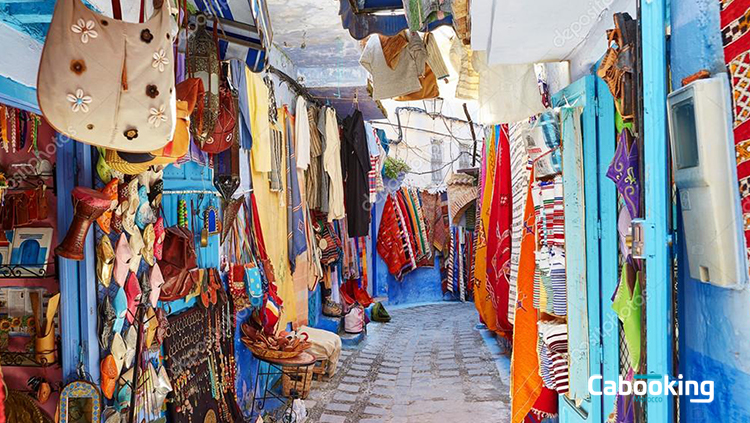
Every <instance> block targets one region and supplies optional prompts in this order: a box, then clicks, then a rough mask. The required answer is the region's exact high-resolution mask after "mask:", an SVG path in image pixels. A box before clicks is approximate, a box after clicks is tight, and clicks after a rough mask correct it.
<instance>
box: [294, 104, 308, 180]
mask: <svg viewBox="0 0 750 423" xmlns="http://www.w3.org/2000/svg"><path fill="white" fill-rule="evenodd" d="M294 113H295V119H294V139H295V141H296V144H295V155H296V156H297V169H303V170H306V169H307V167H308V166H309V165H310V118H309V117H308V116H307V102H306V101H305V99H304V98H303V97H302V96H301V95H300V96H297V107H296V110H295V111H294Z"/></svg>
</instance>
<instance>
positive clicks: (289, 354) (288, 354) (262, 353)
mask: <svg viewBox="0 0 750 423" xmlns="http://www.w3.org/2000/svg"><path fill="white" fill-rule="evenodd" d="M250 350H251V351H252V352H253V354H255V355H256V356H257V357H259V358H270V359H276V360H283V359H285V358H294V357H297V356H298V355H300V354H302V352H303V351H274V350H269V349H267V348H261V347H258V346H255V345H252V346H250Z"/></svg>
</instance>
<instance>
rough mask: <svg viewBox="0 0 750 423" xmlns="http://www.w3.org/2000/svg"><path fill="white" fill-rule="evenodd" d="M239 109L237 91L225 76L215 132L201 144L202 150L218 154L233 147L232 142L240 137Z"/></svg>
mask: <svg viewBox="0 0 750 423" xmlns="http://www.w3.org/2000/svg"><path fill="white" fill-rule="evenodd" d="M238 110H239V98H238V96H237V91H236V90H233V89H232V88H231V87H230V86H229V83H228V82H227V81H226V78H224V83H223V84H222V87H221V88H220V89H219V116H218V117H217V119H216V125H215V126H214V132H213V134H212V135H211V136H210V137H209V138H207V139H206V140H205V141H204V142H203V143H202V144H200V149H201V150H203V151H205V152H206V153H211V154H217V153H221V152H222V151H226V150H228V149H229V148H231V147H232V144H234V143H235V142H237V139H238V137H239V125H238V124H237V116H238Z"/></svg>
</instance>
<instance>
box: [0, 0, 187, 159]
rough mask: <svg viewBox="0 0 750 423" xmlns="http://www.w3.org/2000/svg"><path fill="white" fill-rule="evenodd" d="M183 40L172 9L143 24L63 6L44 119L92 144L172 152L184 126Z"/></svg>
mask: <svg viewBox="0 0 750 423" xmlns="http://www.w3.org/2000/svg"><path fill="white" fill-rule="evenodd" d="M175 35H176V34H175V31H173V29H172V17H171V15H170V11H169V7H160V8H159V10H158V11H156V13H155V14H154V16H152V17H151V19H149V20H148V21H147V22H145V23H141V24H137V23H128V22H125V21H122V20H117V19H111V18H109V17H107V16H104V15H101V14H99V13H97V12H94V11H93V10H91V9H89V8H88V7H86V5H85V4H83V2H81V1H79V0H66V1H60V2H57V3H56V6H55V12H54V15H53V17H52V22H51V23H50V28H49V30H48V32H47V38H46V42H45V43H44V50H43V51H42V57H41V60H40V65H39V77H38V99H39V107H40V108H41V110H42V112H43V113H44V117H45V118H46V119H47V121H48V122H49V123H50V125H52V126H53V127H54V128H55V130H56V131H57V132H60V133H62V134H64V135H66V136H68V137H70V138H73V139H76V140H78V141H81V142H84V143H86V144H91V145H95V146H100V147H105V148H108V149H113V150H118V151H126V152H148V151H153V150H157V149H159V148H161V147H164V146H165V145H166V144H167V143H168V142H169V141H170V140H171V139H172V136H173V134H174V130H175V124H176V97H175V92H174V86H175V79H174V57H173V49H172V42H173V40H174V36H175ZM126 57H127V60H126ZM5 139H8V138H5ZM6 151H7V150H6Z"/></svg>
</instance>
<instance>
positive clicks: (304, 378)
mask: <svg viewBox="0 0 750 423" xmlns="http://www.w3.org/2000/svg"><path fill="white" fill-rule="evenodd" d="M313 369H314V366H312V365H310V366H305V367H284V368H283V373H282V375H281V387H282V389H283V392H284V396H285V397H287V398H291V397H292V394H294V396H295V398H302V399H305V398H307V396H308V395H309V394H310V387H311V386H312V381H313Z"/></svg>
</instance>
